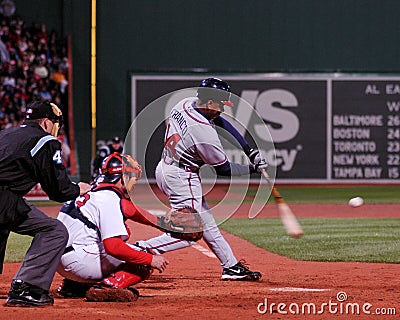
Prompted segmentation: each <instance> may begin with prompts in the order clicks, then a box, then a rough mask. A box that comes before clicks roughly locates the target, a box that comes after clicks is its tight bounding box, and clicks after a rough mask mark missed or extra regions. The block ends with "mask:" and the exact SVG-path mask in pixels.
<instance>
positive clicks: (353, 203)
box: [349, 197, 364, 208]
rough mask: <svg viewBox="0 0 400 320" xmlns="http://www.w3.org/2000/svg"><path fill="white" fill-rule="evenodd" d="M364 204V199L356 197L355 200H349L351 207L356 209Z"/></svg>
mask: <svg viewBox="0 0 400 320" xmlns="http://www.w3.org/2000/svg"><path fill="white" fill-rule="evenodd" d="M363 204H364V199H363V198H361V197H355V198H351V199H350V200H349V206H351V207H353V208H356V207H359V206H362V205H363Z"/></svg>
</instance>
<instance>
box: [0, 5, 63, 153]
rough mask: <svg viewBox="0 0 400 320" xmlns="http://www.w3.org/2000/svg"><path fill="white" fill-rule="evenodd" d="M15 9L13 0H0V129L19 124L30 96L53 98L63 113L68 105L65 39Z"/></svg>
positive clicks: (44, 98) (31, 97)
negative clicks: (25, 17)
mask: <svg viewBox="0 0 400 320" xmlns="http://www.w3.org/2000/svg"><path fill="white" fill-rule="evenodd" d="M15 12H16V10H15V4H14V2H13V1H11V0H0V130H3V129H6V128H9V127H12V126H16V125H19V124H21V123H22V122H23V120H24V114H25V106H26V105H27V104H28V103H29V102H31V101H32V100H33V99H40V100H42V101H46V100H48V101H52V102H55V103H56V104H57V105H58V106H59V107H60V108H61V109H63V111H64V114H65V115H66V107H67V105H68V100H67V99H68V94H67V90H68V63H69V62H68V58H67V48H66V45H65V43H66V42H65V41H63V40H62V39H60V38H59V37H58V35H57V33H56V32H55V31H54V30H51V31H50V32H49V31H48V30H47V28H46V25H45V24H44V23H39V22H36V23H33V24H32V25H30V26H27V25H26V24H25V22H24V21H23V19H22V18H21V17H19V16H17V15H16V14H15ZM66 129H68V126H67V127H66ZM64 136H65V134H64ZM65 143H66V144H67V143H68V142H67V140H65ZM67 147H68V148H69V146H67ZM65 149H67V148H65Z"/></svg>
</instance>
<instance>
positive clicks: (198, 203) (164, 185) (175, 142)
mask: <svg viewBox="0 0 400 320" xmlns="http://www.w3.org/2000/svg"><path fill="white" fill-rule="evenodd" d="M230 95H231V90H230V86H229V85H228V84H227V83H226V82H224V81H222V80H220V79H217V78H208V79H205V80H203V81H202V83H201V85H200V87H199V88H198V90H197V97H192V98H187V99H184V100H182V101H180V102H179V103H178V104H177V105H175V106H174V108H173V109H172V110H171V113H170V116H169V119H168V125H167V129H166V133H165V140H164V151H163V155H162V159H161V161H160V162H159V164H158V166H157V168H156V181H157V184H158V186H159V187H160V189H161V190H163V191H164V193H165V194H166V195H167V196H168V197H169V201H170V204H171V207H172V208H174V209H177V208H181V207H183V206H191V207H192V208H194V209H196V210H197V211H198V212H199V213H200V214H201V216H202V218H203V221H204V226H203V227H204V235H203V237H204V240H205V242H206V243H207V245H208V246H209V247H210V249H211V250H212V251H213V252H214V254H215V255H216V256H217V257H218V259H219V260H220V262H221V265H222V267H223V271H222V279H223V280H247V281H256V280H258V279H260V278H261V273H260V272H253V271H251V270H249V269H248V268H247V267H246V266H245V265H244V264H243V263H241V262H238V260H237V259H236V257H235V255H234V254H233V252H232V249H231V247H230V246H229V244H228V243H227V241H226V240H225V239H224V237H223V236H222V234H221V232H220V230H219V228H218V226H217V224H216V222H215V219H214V217H213V215H212V213H211V211H210V208H209V207H208V205H207V203H206V201H205V199H204V197H203V192H202V187H201V181H200V176H199V170H200V168H201V167H202V166H203V165H206V164H208V165H211V166H213V167H214V169H215V170H216V172H217V174H218V175H222V176H240V175H247V174H250V173H253V172H261V170H262V169H264V168H266V167H267V164H266V162H265V160H264V159H262V158H261V156H260V153H259V152H258V150H253V149H251V148H250V147H249V145H248V143H247V142H246V140H245V139H244V138H243V137H242V136H241V135H240V133H239V132H238V131H237V130H236V129H235V128H234V127H233V126H232V125H231V124H230V123H229V122H228V121H227V120H225V119H224V118H222V117H221V115H220V114H221V113H222V112H223V111H224V107H225V106H227V107H233V103H232V102H231V101H230ZM216 125H217V126H219V127H221V128H223V129H224V130H226V131H228V132H229V133H230V134H231V135H233V136H234V137H235V139H236V140H237V141H238V142H239V143H240V145H241V146H242V148H243V150H244V151H245V153H246V154H247V155H248V156H249V159H250V161H251V163H252V164H251V165H250V166H248V165H241V164H238V163H232V162H229V161H228V158H227V156H226V154H225V152H224V149H223V147H222V144H221V141H220V139H219V137H218V134H217V131H216V129H215V126H216ZM139 244H140V245H141V246H145V247H148V248H151V249H153V250H155V251H156V252H158V253H163V252H166V251H171V250H176V249H180V248H184V247H187V246H190V245H191V244H192V242H188V241H182V240H178V241H177V240H176V239H175V238H172V237H171V236H170V235H168V234H163V235H161V236H159V237H156V238H153V239H150V240H147V241H140V242H139Z"/></svg>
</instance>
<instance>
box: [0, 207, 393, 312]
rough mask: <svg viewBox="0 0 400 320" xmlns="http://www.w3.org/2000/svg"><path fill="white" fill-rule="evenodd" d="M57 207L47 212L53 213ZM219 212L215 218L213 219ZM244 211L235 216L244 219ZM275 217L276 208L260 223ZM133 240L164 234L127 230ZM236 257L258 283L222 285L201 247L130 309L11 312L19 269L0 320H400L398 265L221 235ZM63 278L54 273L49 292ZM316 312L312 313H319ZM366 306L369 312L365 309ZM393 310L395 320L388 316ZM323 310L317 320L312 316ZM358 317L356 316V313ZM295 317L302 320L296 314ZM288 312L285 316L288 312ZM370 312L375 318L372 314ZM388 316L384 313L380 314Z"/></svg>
mask: <svg viewBox="0 0 400 320" xmlns="http://www.w3.org/2000/svg"><path fill="white" fill-rule="evenodd" d="M292 207H293V209H294V211H295V212H296V214H297V215H299V216H300V217H313V216H317V217H332V216H334V217H354V216H359V217H399V212H400V206H399V205H365V206H363V207H362V208H363V209H362V210H361V208H357V209H351V208H349V207H348V206H345V205H343V206H342V205H334V206H332V205H293V206H292ZM57 209H58V207H46V208H44V210H45V211H46V212H48V213H49V214H50V215H54V214H55V211H56V210H57ZM216 214H218V212H217V213H216ZM246 215H247V214H246V206H242V207H240V208H239V209H238V210H237V212H236V213H235V215H234V217H246ZM266 216H269V217H271V216H277V211H276V208H275V205H268V206H266V208H265V210H263V211H262V212H261V213H260V215H259V217H266ZM130 226H131V228H132V231H133V232H132V234H133V235H134V236H133V238H134V239H142V238H148V237H151V236H154V235H157V234H159V232H158V231H157V230H153V229H151V228H148V227H143V226H138V225H136V224H135V225H133V224H130ZM223 234H224V236H225V237H226V239H227V240H228V242H229V243H230V244H231V246H232V248H233V250H234V252H235V254H236V256H237V257H238V258H245V259H246V261H247V263H248V264H249V266H250V267H251V268H252V269H254V270H258V271H260V272H262V274H263V278H262V279H261V281H259V282H253V283H251V282H226V281H221V280H220V275H221V268H220V266H219V261H218V259H216V258H215V257H213V256H212V255H211V254H210V252H209V251H207V250H206V245H205V244H204V242H203V241H200V242H199V245H200V246H197V245H196V246H195V247H191V248H186V249H183V250H180V251H176V252H170V253H168V254H166V257H167V258H168V259H169V260H170V265H169V267H168V269H167V270H166V272H165V273H163V274H159V273H155V274H154V275H153V276H152V277H151V278H150V279H149V280H148V281H146V282H144V283H142V284H139V285H137V286H136V288H137V289H138V290H139V292H140V297H139V299H138V300H137V301H136V302H131V303H92V302H85V301H84V300H83V299H61V298H56V299H55V304H54V306H53V307H47V308H29V309H25V308H8V307H5V306H4V302H5V299H6V296H7V292H8V290H9V285H10V282H11V279H12V277H13V275H14V274H15V272H16V270H17V268H18V267H19V264H18V263H8V264H6V265H5V270H4V272H3V274H2V275H1V276H0V299H1V306H0V319H21V320H24V319H34V320H35V319H41V320H47V319H57V320H61V319H73V320H81V319H119V320H120V319H169V318H172V319H300V318H303V319H398V318H399V315H398V314H399V313H400V305H399V301H400V279H399V275H400V265H399V264H372V263H320V262H301V261H293V260H290V259H287V258H284V257H281V256H278V255H276V254H272V253H270V252H267V251H265V250H263V249H260V248H258V247H256V246H254V245H252V244H250V243H248V242H247V241H244V240H242V239H240V238H238V237H236V236H233V235H230V234H227V233H225V232H223ZM60 281H61V277H60V276H59V275H56V277H55V280H54V282H53V285H52V290H55V289H56V288H57V285H58V284H59V283H60ZM314 307H315V310H314ZM363 308H364V310H363ZM394 308H395V309H396V310H395V311H396V313H397V315H389V313H393V312H394ZM314 311H315V313H317V312H319V313H320V314H315V315H314V314H313V313H314ZM357 311H359V314H357ZM296 312H297V315H295V314H294V313H296ZM285 313H286V314H285ZM368 313H370V314H368ZM378 313H381V314H382V313H386V315H378Z"/></svg>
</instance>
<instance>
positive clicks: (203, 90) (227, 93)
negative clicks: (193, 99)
mask: <svg viewBox="0 0 400 320" xmlns="http://www.w3.org/2000/svg"><path fill="white" fill-rule="evenodd" d="M197 97H198V98H199V99H200V100H201V101H203V102H204V101H207V100H215V101H218V102H221V103H222V104H223V105H226V106H229V107H233V103H232V102H231V101H230V97H231V87H230V86H229V84H227V83H226V82H225V81H222V80H221V79H218V78H207V79H204V80H203V81H202V82H201V84H200V87H199V88H198V89H197Z"/></svg>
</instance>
